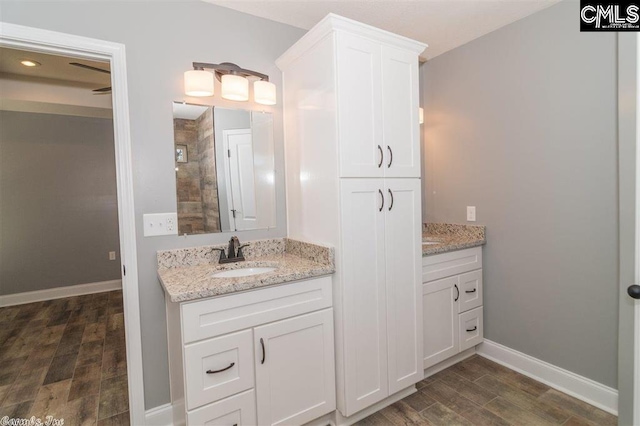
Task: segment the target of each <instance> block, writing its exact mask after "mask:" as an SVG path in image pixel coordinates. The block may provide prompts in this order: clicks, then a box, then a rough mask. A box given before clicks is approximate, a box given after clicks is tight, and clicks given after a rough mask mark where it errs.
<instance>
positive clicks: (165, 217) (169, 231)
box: [143, 213, 178, 237]
mask: <svg viewBox="0 0 640 426" xmlns="http://www.w3.org/2000/svg"><path fill="white" fill-rule="evenodd" d="M143 219H144V236H145V237H157V236H159V235H178V213H152V214H145V215H143Z"/></svg>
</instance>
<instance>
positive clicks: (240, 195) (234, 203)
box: [222, 129, 257, 231]
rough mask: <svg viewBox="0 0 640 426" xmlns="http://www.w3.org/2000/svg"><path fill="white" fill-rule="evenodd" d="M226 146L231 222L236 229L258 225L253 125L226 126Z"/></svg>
mask: <svg viewBox="0 0 640 426" xmlns="http://www.w3.org/2000/svg"><path fill="white" fill-rule="evenodd" d="M222 135H223V138H224V144H225V148H226V149H227V157H226V159H227V163H228V164H227V167H226V168H227V170H228V171H229V179H228V180H227V201H228V203H229V205H230V206H231V209H230V211H231V213H232V216H231V218H230V223H231V224H232V226H231V227H232V228H233V229H234V230H236V231H242V230H245V229H256V222H257V214H256V191H255V179H254V174H253V144H252V142H251V139H252V138H251V129H238V130H224V131H223V132H222Z"/></svg>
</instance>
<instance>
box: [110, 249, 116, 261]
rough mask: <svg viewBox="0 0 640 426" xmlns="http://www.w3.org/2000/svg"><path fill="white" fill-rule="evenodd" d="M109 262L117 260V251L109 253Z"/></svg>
mask: <svg viewBox="0 0 640 426" xmlns="http://www.w3.org/2000/svg"><path fill="white" fill-rule="evenodd" d="M109 260H116V252H115V251H110V252H109Z"/></svg>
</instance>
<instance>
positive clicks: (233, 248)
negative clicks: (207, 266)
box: [214, 235, 249, 263]
mask: <svg viewBox="0 0 640 426" xmlns="http://www.w3.org/2000/svg"><path fill="white" fill-rule="evenodd" d="M248 245H249V244H242V245H241V244H240V240H238V237H236V236H235V235H234V236H233V237H231V239H230V240H229V247H228V248H227V254H226V255H225V253H224V249H214V250H219V251H220V261H219V263H232V262H243V261H244V260H245V259H244V254H243V253H242V249H243V248H245V247H247V246H248Z"/></svg>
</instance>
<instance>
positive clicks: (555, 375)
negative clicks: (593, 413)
mask: <svg viewBox="0 0 640 426" xmlns="http://www.w3.org/2000/svg"><path fill="white" fill-rule="evenodd" d="M477 353H478V355H480V356H483V357H485V358H488V359H490V360H491V361H495V362H497V363H498V364H502V365H504V366H505V367H508V368H510V369H512V370H515V371H517V372H519V373H522V374H524V375H525V376H528V377H531V378H532V379H535V380H537V381H539V382H542V383H544V384H546V385H548V386H551V387H552V388H554V389H557V390H559V391H561V392H564V393H566V394H568V395H571V396H573V397H575V398H578V399H580V400H582V401H584V402H586V403H588V404H591V405H594V406H596V407H598V408H600V409H602V410H604V411H606V412H608V413H611V414H615V415H618V391H617V390H616V389H613V388H610V387H608V386H605V385H603V384H601V383H598V382H596V381H594V380H591V379H588V378H586V377H583V376H580V375H578V374H576V373H572V372H571V371H568V370H565V369H563V368H560V367H556V366H555V365H552V364H549V363H548V362H545V361H542V360H539V359H537V358H534V357H532V356H529V355H527V354H523V353H522V352H518V351H516V350H514V349H511V348H508V347H506V346H503V345H501V344H499V343H496V342H492V341H491V340H487V339H485V340H484V342H483V343H481V344H480V345H479V346H478V347H477Z"/></svg>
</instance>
